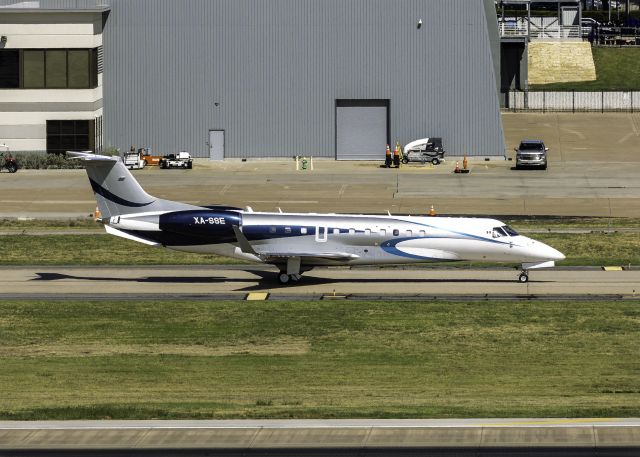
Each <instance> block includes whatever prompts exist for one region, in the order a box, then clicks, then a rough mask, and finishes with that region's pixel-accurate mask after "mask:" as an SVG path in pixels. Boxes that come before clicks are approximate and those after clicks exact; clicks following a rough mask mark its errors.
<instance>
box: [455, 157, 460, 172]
mask: <svg viewBox="0 0 640 457" xmlns="http://www.w3.org/2000/svg"><path fill="white" fill-rule="evenodd" d="M453 172H454V173H460V162H459V161H457V160H456V168H454V170H453Z"/></svg>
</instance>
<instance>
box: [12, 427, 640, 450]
mask: <svg viewBox="0 0 640 457" xmlns="http://www.w3.org/2000/svg"><path fill="white" fill-rule="evenodd" d="M639 425H640V424H639V423H638V421H637V420H635V419H631V420H625V419H468V420H464V419H463V420H447V419H445V420H366V419H364V420H262V421H261V420H248V421H242V420H237V421H65V422H62V421H53V422H0V438H2V439H0V455H3V454H4V455H43V456H45V455H46V456H51V455H65V454H64V453H65V452H66V453H67V454H66V455H102V456H110V455H156V456H159V455H160V456H164V455H180V456H185V455H193V456H200V455H209V456H211V455H225V456H226V455H229V456H230V455H233V456H246V455H261V456H293V455H297V456H324V455H327V456H329V455H342V456H351V455H353V456H354V457H355V456H364V455H367V456H368V455H375V456H378V457H380V456H387V455H389V456H392V455H407V456H409V455H411V456H413V455H416V456H417V455H421V456H423V455H439V456H445V455H446V456H449V455H451V456H454V455H455V456H458V457H460V456H467V455H468V456H474V457H477V456H483V457H484V456H495V455H500V456H503V457H504V456H522V455H528V456H536V457H537V456H541V457H542V456H546V457H548V456H561V455H562V456H566V455H571V456H596V455H597V456H602V455H610V456H623V455H624V456H632V455H637V452H638V450H639V449H640V448H639V447H638V445H639V443H640V440H639V434H638V431H639V430H640V427H639ZM3 451H4V452H3ZM74 452H75V453H74ZM78 452H82V454H78ZM122 452H126V454H122Z"/></svg>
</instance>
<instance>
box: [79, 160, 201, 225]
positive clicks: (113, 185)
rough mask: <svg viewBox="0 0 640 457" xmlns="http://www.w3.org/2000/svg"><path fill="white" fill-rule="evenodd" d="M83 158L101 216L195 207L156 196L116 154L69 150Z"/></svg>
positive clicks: (108, 216) (107, 216)
mask: <svg viewBox="0 0 640 457" xmlns="http://www.w3.org/2000/svg"><path fill="white" fill-rule="evenodd" d="M68 154H69V156H70V157H71V158H76V159H80V160H83V161H84V163H85V167H86V170H87V175H88V176H89V182H90V183H91V188H92V189H93V192H94V194H95V197H96V201H97V202H98V209H99V210H100V213H101V214H102V217H103V218H110V217H112V216H120V215H125V214H132V213H140V212H147V211H165V210H166V211H170V210H182V209H192V208H197V207H194V206H192V205H187V204H183V203H178V202H171V201H168V200H161V199H157V198H155V197H153V196H151V195H149V194H148V193H146V192H145V191H144V189H143V188H142V187H141V186H140V184H138V181H136V179H135V178H134V177H133V175H132V174H131V172H130V171H129V170H128V169H127V167H125V166H124V164H123V163H122V160H120V158H119V157H108V156H102V155H96V154H91V153H87V152H68Z"/></svg>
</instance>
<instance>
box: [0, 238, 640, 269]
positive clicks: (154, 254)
mask: <svg viewBox="0 0 640 457" xmlns="http://www.w3.org/2000/svg"><path fill="white" fill-rule="evenodd" d="M531 236H532V238H534V239H537V240H539V241H542V242H544V243H547V244H549V245H551V246H553V247H554V248H556V249H559V250H560V251H561V252H563V253H564V254H565V255H566V256H567V260H565V261H563V262H559V263H558V264H559V265H567V266H569V265H629V264H631V265H640V233H634V232H617V233H601V232H596V233H586V234H565V233H541V234H534V235H531ZM0 252H2V256H0V265H35V264H37V265H187V264H192V265H212V264H237V263H242V262H240V261H238V260H233V259H228V258H223V257H217V256H210V255H207V256H203V255H198V254H188V253H183V252H177V251H171V250H168V249H158V248H153V247H149V246H146V245H143V244H140V243H136V242H134V241H129V240H125V239H122V238H118V237H115V236H108V235H102V234H95V235H46V236H29V235H11V236H0ZM460 265H468V263H464V264H463V263H460Z"/></svg>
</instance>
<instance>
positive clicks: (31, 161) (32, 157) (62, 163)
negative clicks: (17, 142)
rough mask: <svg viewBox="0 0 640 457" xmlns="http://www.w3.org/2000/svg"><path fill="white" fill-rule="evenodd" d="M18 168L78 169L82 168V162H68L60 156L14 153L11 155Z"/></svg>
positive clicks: (41, 153)
mask: <svg viewBox="0 0 640 457" xmlns="http://www.w3.org/2000/svg"><path fill="white" fill-rule="evenodd" d="M13 156H14V157H15V159H16V162H18V167H19V168H25V169H78V168H84V165H83V164H82V161H80V160H70V159H68V158H66V157H65V156H64V155H62V154H47V153H46V152H16V153H15V154H13Z"/></svg>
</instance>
